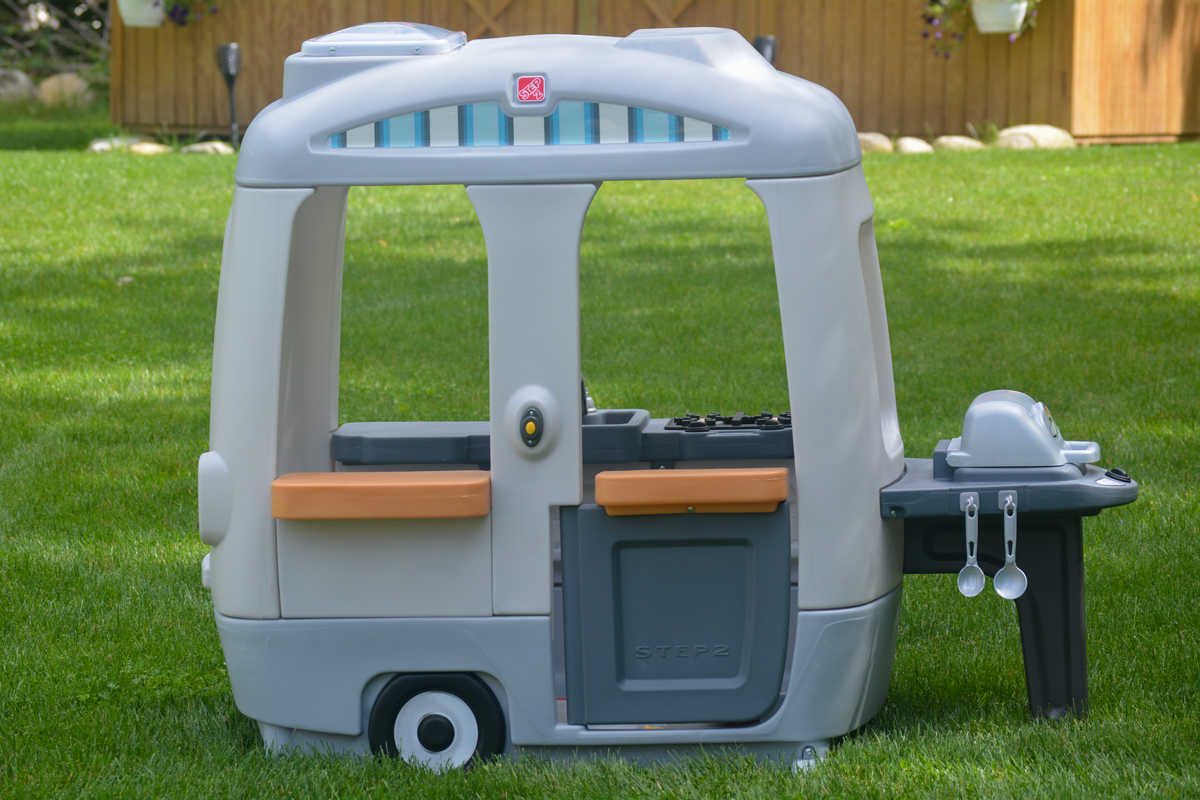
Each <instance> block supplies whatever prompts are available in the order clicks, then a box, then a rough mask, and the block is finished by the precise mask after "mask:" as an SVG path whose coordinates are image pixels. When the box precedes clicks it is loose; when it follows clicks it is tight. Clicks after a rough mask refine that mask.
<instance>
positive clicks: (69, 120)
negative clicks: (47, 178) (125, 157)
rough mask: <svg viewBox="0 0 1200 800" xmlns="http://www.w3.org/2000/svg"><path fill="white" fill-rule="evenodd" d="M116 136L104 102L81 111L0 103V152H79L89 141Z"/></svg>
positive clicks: (80, 109)
mask: <svg viewBox="0 0 1200 800" xmlns="http://www.w3.org/2000/svg"><path fill="white" fill-rule="evenodd" d="M120 132H121V131H120V128H118V127H117V126H116V125H113V124H112V123H111V122H109V119H108V103H107V101H104V100H100V101H97V102H96V103H94V104H92V105H90V106H87V107H85V108H78V107H75V106H65V107H50V108H47V107H46V106H43V105H42V104H40V103H38V102H36V101H29V102H22V103H0V150H82V149H83V148H85V147H87V146H88V142H90V141H92V140H93V139H99V138H101V137H104V136H116V135H117V134H119V133H120Z"/></svg>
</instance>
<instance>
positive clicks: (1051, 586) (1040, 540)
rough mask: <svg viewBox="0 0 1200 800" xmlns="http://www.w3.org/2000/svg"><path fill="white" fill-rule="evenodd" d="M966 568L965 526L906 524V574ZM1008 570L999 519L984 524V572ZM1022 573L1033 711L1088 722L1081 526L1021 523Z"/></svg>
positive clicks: (1068, 521) (1065, 520) (1024, 519)
mask: <svg viewBox="0 0 1200 800" xmlns="http://www.w3.org/2000/svg"><path fill="white" fill-rule="evenodd" d="M965 563H966V545H965V539H964V522H963V520H962V518H929V519H923V518H910V519H906V520H904V572H905V573H906V574H933V573H957V572H958V571H959V570H960V569H962V567H963V564H965ZM1003 565H1004V533H1003V529H1002V526H1001V519H1000V517H998V516H983V517H980V520H979V566H980V567H981V568H982V569H983V571H984V573H986V574H987V575H988V576H989V577H994V576H995V574H996V572H997V571H998V570H999V569H1000V567H1002V566H1003ZM1017 566H1019V567H1020V568H1021V569H1022V570H1024V571H1025V574H1026V576H1027V577H1028V578H1029V588H1028V589H1026V590H1025V594H1023V595H1022V596H1021V597H1019V598H1017V600H1016V601H1015V602H1016V605H1017V620H1018V622H1019V624H1020V628H1021V650H1022V651H1023V653H1024V656H1025V685H1026V688H1027V689H1028V691H1029V710H1030V712H1031V713H1032V714H1033V716H1034V717H1035V718H1041V719H1046V718H1049V719H1059V718H1061V717H1064V716H1067V715H1068V714H1076V715H1083V714H1085V713H1086V712H1087V630H1086V627H1085V623H1084V608H1083V520H1082V519H1081V518H1080V517H1077V516H1043V517H1039V516H1035V515H1031V514H1026V515H1022V516H1021V517H1020V519H1019V522H1018V527H1017ZM965 599H966V598H964V601H965Z"/></svg>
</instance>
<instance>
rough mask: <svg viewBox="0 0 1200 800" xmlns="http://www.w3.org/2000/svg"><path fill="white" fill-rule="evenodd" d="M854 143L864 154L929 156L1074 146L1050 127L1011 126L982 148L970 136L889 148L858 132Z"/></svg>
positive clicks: (901, 142)
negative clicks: (944, 153)
mask: <svg viewBox="0 0 1200 800" xmlns="http://www.w3.org/2000/svg"><path fill="white" fill-rule="evenodd" d="M858 144H859V147H861V148H862V151H863V152H864V153H892V152H896V153H932V152H933V151H935V150H939V151H940V150H988V149H991V148H997V149H1000V150H1061V149H1066V148H1071V147H1075V146H1076V142H1075V137H1073V136H1072V135H1071V134H1070V132H1069V131H1065V130H1063V129H1062V128H1056V127H1054V126H1053V125H1014V126H1012V127H1011V128H1005V129H1004V130H1002V131H1000V132H999V133H998V134H997V135H996V141H995V142H994V143H993V144H991V145H986V144H984V143H983V142H981V141H979V140H978V139H974V138H972V137H970V136H939V137H937V138H936V139H934V140H933V144H932V145H931V144H930V143H929V142H927V141H925V140H924V139H918V138H917V137H916V136H901V137H900V138H899V139H897V140H896V143H895V145H894V146H893V145H892V141H891V139H889V138H888V137H887V136H885V135H884V134H882V133H871V132H860V133H859V134H858Z"/></svg>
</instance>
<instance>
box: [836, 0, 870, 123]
mask: <svg viewBox="0 0 1200 800" xmlns="http://www.w3.org/2000/svg"><path fill="white" fill-rule="evenodd" d="M840 11H841V17H842V63H841V65H840V71H841V73H842V89H841V92H840V93H839V96H840V97H841V98H842V102H843V103H845V104H846V108H847V109H849V111H850V116H852V117H853V118H854V121H855V123H856V124H857V125H858V126H859V127H862V119H863V55H864V50H863V28H864V25H865V23H864V22H863V0H843V2H842V3H841V9H840Z"/></svg>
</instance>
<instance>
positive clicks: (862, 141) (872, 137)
mask: <svg viewBox="0 0 1200 800" xmlns="http://www.w3.org/2000/svg"><path fill="white" fill-rule="evenodd" d="M858 146H859V147H861V148H862V151H863V152H864V153H890V152H892V140H891V139H890V138H888V137H887V136H884V135H883V134H882V133H859V134H858Z"/></svg>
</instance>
